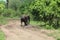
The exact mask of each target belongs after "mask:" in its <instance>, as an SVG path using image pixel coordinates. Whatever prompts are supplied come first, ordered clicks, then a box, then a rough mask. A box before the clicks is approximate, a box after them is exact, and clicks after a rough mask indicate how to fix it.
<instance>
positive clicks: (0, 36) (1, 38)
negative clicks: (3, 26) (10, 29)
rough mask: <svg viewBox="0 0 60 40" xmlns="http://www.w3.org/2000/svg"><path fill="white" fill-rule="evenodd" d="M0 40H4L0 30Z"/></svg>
mask: <svg viewBox="0 0 60 40" xmlns="http://www.w3.org/2000/svg"><path fill="white" fill-rule="evenodd" d="M0 40H5V35H4V33H3V32H2V31H1V30H0Z"/></svg>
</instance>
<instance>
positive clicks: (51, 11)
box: [0, 0, 60, 29]
mask: <svg viewBox="0 0 60 40" xmlns="http://www.w3.org/2000/svg"><path fill="white" fill-rule="evenodd" d="M6 3H7V2H4V1H0V16H3V17H11V18H13V17H17V18H19V17H20V16H21V15H22V14H29V15H30V16H31V20H34V21H38V22H40V23H41V22H42V24H40V26H41V25H43V26H44V27H47V28H55V29H57V28H59V27H60V0H9V2H8V8H7V4H6Z"/></svg>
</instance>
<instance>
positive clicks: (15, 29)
mask: <svg viewBox="0 0 60 40" xmlns="http://www.w3.org/2000/svg"><path fill="white" fill-rule="evenodd" d="M27 27H28V28H27ZM27 27H25V28H23V27H21V26H20V22H19V21H9V23H8V24H6V25H2V26H1V29H2V30H3V32H4V33H5V36H6V40H55V39H54V38H53V37H49V36H47V35H46V34H44V32H42V31H36V30H34V28H30V27H31V26H27Z"/></svg>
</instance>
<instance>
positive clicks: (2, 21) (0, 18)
mask: <svg viewBox="0 0 60 40" xmlns="http://www.w3.org/2000/svg"><path fill="white" fill-rule="evenodd" d="M6 23H7V20H6V19H5V17H0V25H1V24H6Z"/></svg>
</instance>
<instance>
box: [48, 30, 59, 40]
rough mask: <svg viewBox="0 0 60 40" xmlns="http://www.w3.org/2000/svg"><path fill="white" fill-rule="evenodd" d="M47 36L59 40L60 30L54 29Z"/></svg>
mask: <svg viewBox="0 0 60 40" xmlns="http://www.w3.org/2000/svg"><path fill="white" fill-rule="evenodd" d="M48 35H49V36H52V37H54V38H55V39H56V40H60V29H57V30H56V29H55V30H54V32H52V33H50V34H48Z"/></svg>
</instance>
